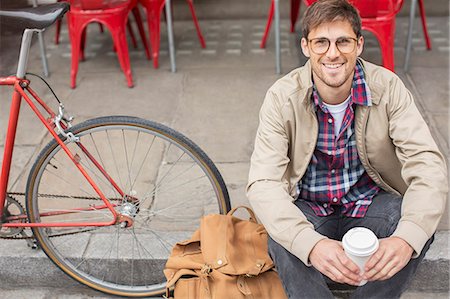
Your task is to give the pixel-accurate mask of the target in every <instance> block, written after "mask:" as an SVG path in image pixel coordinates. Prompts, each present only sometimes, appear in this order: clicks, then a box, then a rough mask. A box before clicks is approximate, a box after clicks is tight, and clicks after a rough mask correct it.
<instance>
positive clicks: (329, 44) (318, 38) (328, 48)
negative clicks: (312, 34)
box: [307, 36, 358, 55]
mask: <svg viewBox="0 0 450 299" xmlns="http://www.w3.org/2000/svg"><path fill="white" fill-rule="evenodd" d="M320 39H322V40H327V41H328V47H327V49H326V50H325V51H324V52H320V53H317V52H315V51H314V50H313V46H311V51H312V52H313V53H314V54H317V55H323V54H325V53H327V52H328V50H330V46H331V40H330V39H329V38H327V37H316V38H312V39H307V41H308V43H311V42H312V41H314V40H320ZM340 39H351V40H353V41H354V42H355V43H354V44H353V49H352V50H351V51H349V52H342V51H341V49H339V46H338V44H337V42H338V41H339V40H340ZM334 45H335V46H336V49H338V50H339V52H341V53H342V54H350V53H352V52H353V51H355V49H356V46H357V45H358V38H354V37H347V36H341V37H338V38H337V39H336V40H335V41H334Z"/></svg>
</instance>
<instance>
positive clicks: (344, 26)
mask: <svg viewBox="0 0 450 299" xmlns="http://www.w3.org/2000/svg"><path fill="white" fill-rule="evenodd" d="M346 38H349V39H350V40H352V41H353V39H356V40H357V44H356V46H355V47H354V50H353V51H351V52H350V53H342V52H341V51H339V49H338V47H337V46H336V40H338V42H339V41H340V40H342V39H344V40H345V39H346ZM313 39H315V40H316V41H317V39H323V40H325V39H328V40H330V46H329V48H328V50H327V51H326V52H325V53H323V54H316V53H314V52H313V48H312V46H313V45H312V42H313V41H311V40H313ZM363 44H364V39H363V37H362V36H361V37H359V38H357V36H356V34H355V33H354V32H353V29H352V26H351V25H350V23H349V22H348V21H334V22H330V23H324V24H322V25H319V26H318V27H316V28H314V29H313V30H311V31H310V33H309V35H308V37H307V39H305V38H302V41H301V46H302V51H303V54H305V56H306V57H309V58H310V61H311V66H312V70H313V76H314V81H315V82H316V84H317V83H319V82H317V80H320V81H321V82H322V83H324V84H325V85H327V86H329V87H334V88H339V87H341V86H342V85H344V84H345V83H346V82H349V80H352V79H353V71H354V69H355V65H356V58H357V57H358V56H359V55H360V54H361V52H362V50H363ZM342 48H344V47H342ZM316 52H317V51H316Z"/></svg>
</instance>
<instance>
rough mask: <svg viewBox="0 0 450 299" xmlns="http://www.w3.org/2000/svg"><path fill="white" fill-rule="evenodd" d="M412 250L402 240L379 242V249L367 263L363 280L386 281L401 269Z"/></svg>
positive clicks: (397, 238)
mask: <svg viewBox="0 0 450 299" xmlns="http://www.w3.org/2000/svg"><path fill="white" fill-rule="evenodd" d="M413 252H414V250H413V249H412V247H411V246H410V245H409V244H408V243H407V242H406V241H405V240H403V239H401V238H399V237H389V238H385V239H381V240H380V247H379V248H378V250H377V251H376V252H375V253H374V255H372V257H371V258H370V259H369V260H368V261H367V263H366V266H365V273H364V276H363V278H364V279H367V280H369V281H374V280H386V279H389V278H391V277H392V276H394V275H395V274H396V273H397V272H398V271H400V270H401V269H403V267H405V266H406V264H407V263H408V262H409V260H410V259H411V256H412V254H413Z"/></svg>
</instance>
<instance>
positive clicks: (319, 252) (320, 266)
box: [309, 239, 362, 285]
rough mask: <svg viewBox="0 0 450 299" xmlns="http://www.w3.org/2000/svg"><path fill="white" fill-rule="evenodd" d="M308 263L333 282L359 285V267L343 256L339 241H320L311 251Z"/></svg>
mask: <svg viewBox="0 0 450 299" xmlns="http://www.w3.org/2000/svg"><path fill="white" fill-rule="evenodd" d="M309 261H310V262H311V264H312V265H313V266H314V268H316V269H317V270H319V271H320V273H322V274H324V275H326V276H328V277H329V278H330V279H331V280H333V281H336V282H339V283H347V284H351V285H359V283H360V282H361V280H362V278H361V276H360V275H359V267H358V266H357V265H356V264H355V263H354V262H353V261H352V260H350V259H349V258H348V257H347V255H345V253H344V248H343V247H342V244H341V242H339V241H335V240H330V239H323V240H320V241H319V242H317V244H316V246H314V248H313V249H312V250H311V253H310V254H309Z"/></svg>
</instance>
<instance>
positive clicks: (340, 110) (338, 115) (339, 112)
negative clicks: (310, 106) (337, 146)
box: [323, 96, 350, 137]
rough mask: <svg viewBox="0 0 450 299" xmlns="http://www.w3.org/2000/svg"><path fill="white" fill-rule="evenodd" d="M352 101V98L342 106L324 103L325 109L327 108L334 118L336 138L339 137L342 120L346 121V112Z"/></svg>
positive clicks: (341, 104)
mask: <svg viewBox="0 0 450 299" xmlns="http://www.w3.org/2000/svg"><path fill="white" fill-rule="evenodd" d="M349 101H350V96H348V98H347V99H346V100H345V101H343V102H342V103H340V104H337V105H331V104H327V103H325V102H323V104H324V105H325V107H327V109H328V111H329V112H330V113H331V115H332V116H333V118H334V136H336V137H337V136H338V135H339V131H340V130H341V126H342V120H343V119H344V115H345V110H347V106H348V102H349Z"/></svg>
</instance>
